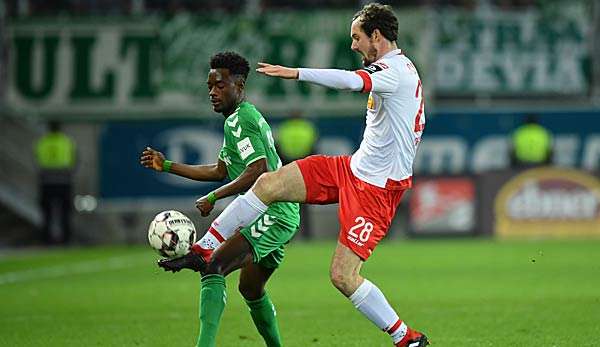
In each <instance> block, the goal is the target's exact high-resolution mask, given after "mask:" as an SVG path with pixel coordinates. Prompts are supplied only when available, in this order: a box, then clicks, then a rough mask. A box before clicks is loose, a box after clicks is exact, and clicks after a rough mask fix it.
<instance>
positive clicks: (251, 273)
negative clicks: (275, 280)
mask: <svg viewBox="0 0 600 347" xmlns="http://www.w3.org/2000/svg"><path fill="white" fill-rule="evenodd" d="M273 272H275V269H269V268H266V267H264V266H261V265H259V264H256V263H251V264H248V265H246V266H244V267H243V268H242V271H241V272H240V283H239V284H238V290H239V292H240V294H242V296H243V297H244V299H246V301H254V300H258V299H260V298H262V297H263V296H264V295H265V285H266V284H267V281H268V280H269V278H271V275H272V274H273Z"/></svg>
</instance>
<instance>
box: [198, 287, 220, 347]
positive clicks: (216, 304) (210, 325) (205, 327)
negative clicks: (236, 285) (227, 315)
mask: <svg viewBox="0 0 600 347" xmlns="http://www.w3.org/2000/svg"><path fill="white" fill-rule="evenodd" d="M201 283H202V284H201V286H200V287H201V289H200V336H198V343H197V346H198V347H214V346H215V343H216V340H217V331H218V329H219V321H220V320H221V316H222V315H223V310H224V309H225V302H226V300H227V293H226V292H225V277H223V276H221V275H206V276H204V277H202V281H201Z"/></svg>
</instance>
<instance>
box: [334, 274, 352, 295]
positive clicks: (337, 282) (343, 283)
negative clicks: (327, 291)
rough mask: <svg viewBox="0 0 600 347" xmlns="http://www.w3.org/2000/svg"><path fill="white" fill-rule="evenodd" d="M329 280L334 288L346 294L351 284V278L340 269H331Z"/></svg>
mask: <svg viewBox="0 0 600 347" xmlns="http://www.w3.org/2000/svg"><path fill="white" fill-rule="evenodd" d="M329 279H330V280H331V283H332V284H333V286H334V287H336V288H337V289H338V290H339V291H341V292H342V293H344V294H346V292H347V291H348V287H349V285H350V283H351V276H350V275H349V274H348V273H346V272H344V271H342V269H339V268H336V267H332V268H331V270H330V272H329Z"/></svg>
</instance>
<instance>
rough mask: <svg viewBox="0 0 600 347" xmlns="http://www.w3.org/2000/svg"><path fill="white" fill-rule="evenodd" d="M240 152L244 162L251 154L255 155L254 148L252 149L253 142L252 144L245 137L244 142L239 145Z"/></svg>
mask: <svg viewBox="0 0 600 347" xmlns="http://www.w3.org/2000/svg"><path fill="white" fill-rule="evenodd" d="M237 148H238V151H239V152H240V156H241V157H242V160H244V159H246V158H248V156H250V154H252V153H254V147H252V142H250V138H248V137H245V138H244V139H243V140H241V141H239V142H238V143H237Z"/></svg>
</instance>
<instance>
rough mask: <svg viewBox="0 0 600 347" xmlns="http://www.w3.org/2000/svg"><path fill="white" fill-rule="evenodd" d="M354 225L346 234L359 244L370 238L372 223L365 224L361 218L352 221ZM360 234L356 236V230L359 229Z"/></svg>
mask: <svg viewBox="0 0 600 347" xmlns="http://www.w3.org/2000/svg"><path fill="white" fill-rule="evenodd" d="M354 222H355V223H358V224H356V225H355V226H353V227H352V228H350V230H349V231H348V234H349V235H350V236H352V237H354V238H357V239H359V240H360V241H361V242H367V240H368V239H369V237H371V231H373V223H371V222H367V221H366V220H365V219H364V218H363V217H356V219H355V220H354ZM360 228H362V230H361V231H360V234H356V231H355V230H356V229H360Z"/></svg>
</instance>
